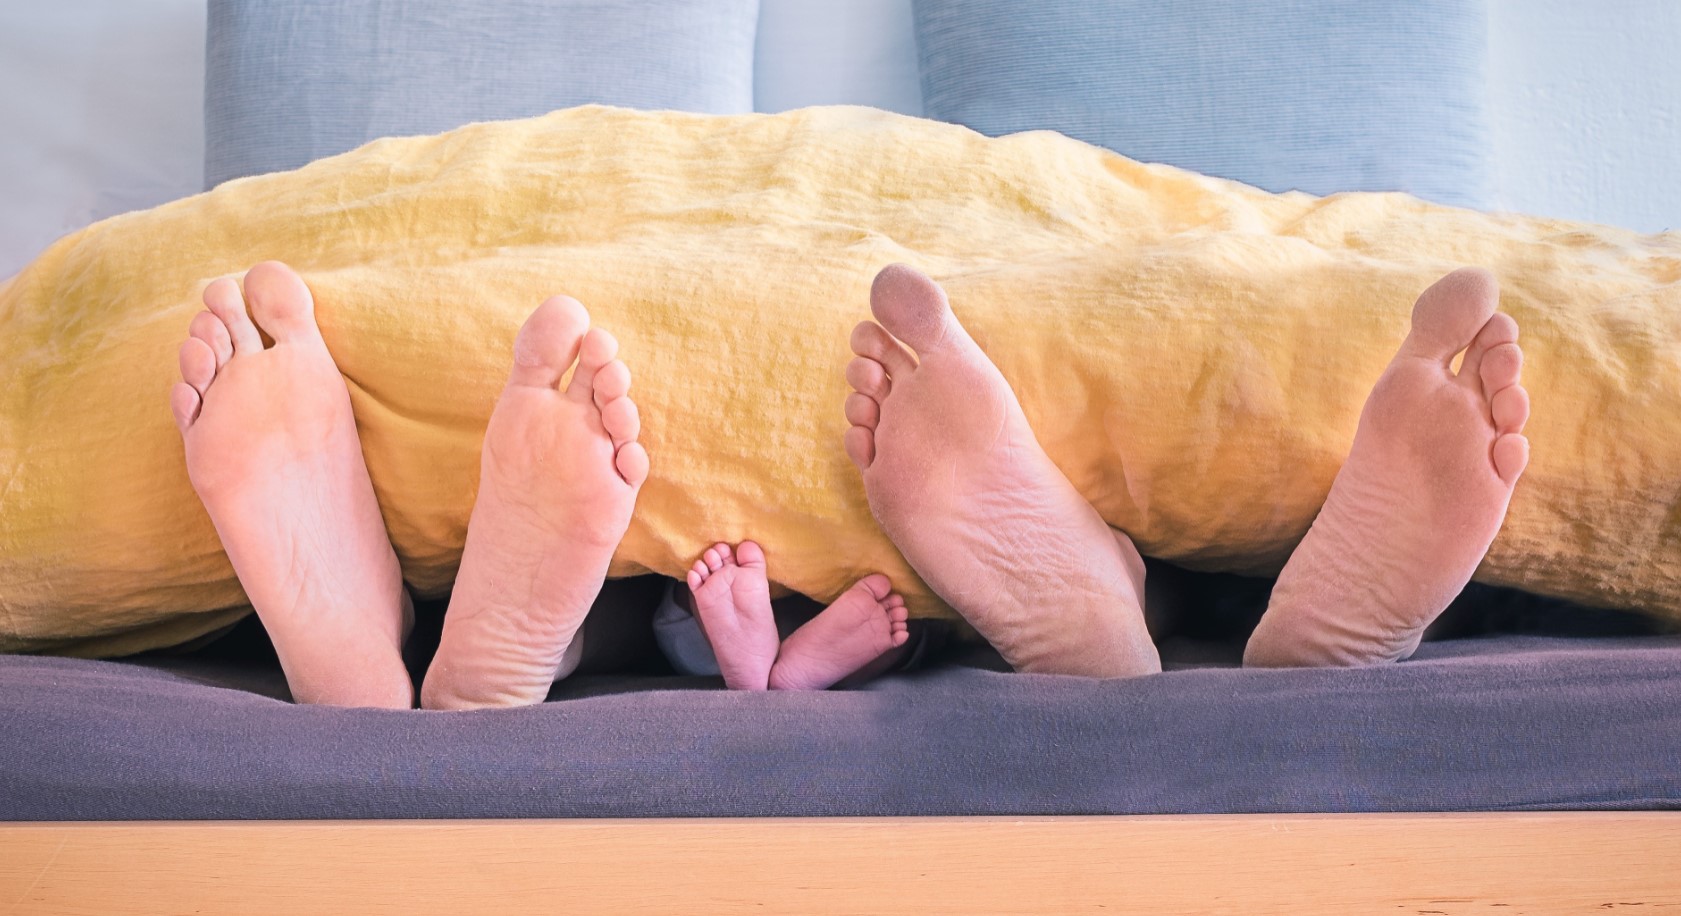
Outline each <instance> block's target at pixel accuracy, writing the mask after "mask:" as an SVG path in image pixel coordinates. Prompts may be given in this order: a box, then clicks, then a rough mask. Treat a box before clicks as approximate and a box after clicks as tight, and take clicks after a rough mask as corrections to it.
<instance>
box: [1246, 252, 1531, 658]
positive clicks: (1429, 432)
mask: <svg viewBox="0 0 1681 916" xmlns="http://www.w3.org/2000/svg"><path fill="white" fill-rule="evenodd" d="M1498 306H1499V288H1498V286H1497V285H1496V283H1495V280H1494V277H1493V276H1492V275H1490V274H1489V273H1488V272H1487V271H1484V270H1478V269H1474V268H1466V269H1463V270H1456V271H1454V272H1453V273H1451V274H1448V275H1447V276H1446V277H1443V278H1442V279H1441V280H1438V281H1437V282H1436V284H1435V285H1433V286H1431V287H1430V288H1429V289H1427V290H1425V291H1424V294H1423V295H1421V296H1419V298H1418V304H1417V305H1415V306H1413V315H1412V332H1411V333H1410V334H1408V335H1407V339H1406V341H1405V342H1404V343H1402V344H1401V349H1400V352H1398V353H1397V354H1396V355H1395V359H1394V361H1393V362H1391V363H1390V364H1389V368H1388V369H1386V370H1384V373H1383V375H1382V377H1380V378H1379V379H1378V381H1377V384H1376V385H1375V386H1374V387H1373V388H1372V393H1371V396H1370V397H1369V398H1367V400H1366V407H1365V409H1364V410H1363V411H1362V412H1361V414H1360V426H1359V428H1358V431H1357V432H1356V433H1355V436H1354V447H1353V449H1352V450H1351V451H1350V452H1349V456H1348V460H1347V461H1346V462H1345V463H1344V464H1343V466H1342V470H1341V471H1339V472H1338V473H1337V477H1336V481H1335V482H1334V483H1333V484H1332V485H1331V492H1330V495H1329V496H1327V497H1326V499H1325V507H1324V508H1323V509H1321V510H1320V511H1319V517H1318V518H1316V519H1315V520H1314V522H1313V527H1312V528H1311V529H1310V530H1309V531H1308V533H1307V536H1306V537H1305V538H1303V539H1302V543H1301V544H1300V546H1298V547H1297V548H1296V551H1295V553H1294V554H1292V555H1291V556H1290V561H1289V563H1287V564H1286V565H1285V567H1284V572H1283V573H1282V574H1281V575H1280V576H1279V580H1278V585H1277V586H1276V587H1275V588H1274V589H1273V593H1272V602H1271V604H1269V605H1268V607H1267V612H1266V615H1265V616H1263V617H1262V618H1261V623H1260V625H1259V626H1258V627H1256V629H1255V633H1254V635H1253V636H1251V637H1250V640H1249V646H1248V648H1247V649H1246V650H1245V652H1244V663H1245V664H1247V665H1256V666H1270V667H1275V666H1295V665H1364V664H1372V663H1376V662H1386V661H1397V660H1399V659H1403V658H1406V657H1407V656H1408V655H1411V654H1412V652H1413V650H1414V649H1415V648H1417V647H1418V641H1419V637H1420V636H1422V635H1423V633H1424V628H1425V627H1426V626H1427V625H1429V623H1430V622H1431V621H1432V620H1435V619H1436V617H1437V615H1439V614H1441V612H1442V611H1443V609H1445V608H1446V607H1447V605H1448V602H1449V601H1452V600H1453V598H1454V596H1455V595H1458V594H1459V591H1460V590H1461V589H1462V588H1464V587H1465V583H1466V582H1468V581H1470V578H1471V574H1472V573H1473V572H1474V571H1476V568H1477V564H1478V563H1480V562H1482V559H1483V555H1484V554H1486V553H1487V552H1488V546H1489V544H1490V543H1492V542H1493V541H1494V536H1495V534H1497V533H1498V532H1499V531H1500V525H1501V522H1502V521H1504V519H1505V517H1506V506H1507V504H1508V503H1509V502H1510V501H1511V498H1512V488H1513V487H1514V486H1515V485H1516V484H1517V481H1518V477H1519V476H1520V475H1521V474H1523V470H1524V467H1525V466H1526V465H1527V464H1528V462H1529V441H1528V440H1527V439H1525V438H1524V437H1523V436H1522V435H1521V433H1522V431H1523V424H1524V422H1525V421H1526V420H1528V419H1529V395H1528V394H1527V393H1526V392H1525V391H1524V389H1523V387H1522V386H1521V385H1519V384H1518V376H1519V373H1520V370H1521V368H1522V365H1523V354H1522V353H1521V352H1520V351H1519V350H1518V345H1517V339H1518V326H1517V323H1516V322H1514V321H1513V320H1512V319H1511V318H1510V317H1508V316H1507V315H1504V314H1499V313H1496V312H1495V309H1496V308H1497V307H1498ZM1460 351H1465V359H1464V361H1463V363H1462V364H1461V366H1460V369H1459V372H1458V374H1455V373H1454V372H1453V371H1452V369H1451V367H1450V364H1451V363H1452V361H1453V358H1454V356H1455V355H1456V354H1458V353H1459V352H1460Z"/></svg>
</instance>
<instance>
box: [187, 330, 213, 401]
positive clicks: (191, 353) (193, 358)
mask: <svg viewBox="0 0 1681 916" xmlns="http://www.w3.org/2000/svg"><path fill="white" fill-rule="evenodd" d="M179 361H180V364H181V381H183V382H186V383H187V384H189V385H191V386H193V390H195V391H197V392H198V393H199V395H200V396H201V397H202V396H203V395H204V392H205V391H206V390H207V389H208V388H209V387H210V382H211V380H212V379H214V378H215V377H216V354H214V353H212V352H210V345H209V344H207V343H205V342H204V341H202V340H199V339H198V338H197V337H189V338H187V339H186V340H184V341H182V342H181V351H180V353H179Z"/></svg>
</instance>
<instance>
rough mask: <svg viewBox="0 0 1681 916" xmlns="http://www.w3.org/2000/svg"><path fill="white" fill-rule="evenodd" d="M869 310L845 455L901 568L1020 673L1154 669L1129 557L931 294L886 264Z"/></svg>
mask: <svg viewBox="0 0 1681 916" xmlns="http://www.w3.org/2000/svg"><path fill="white" fill-rule="evenodd" d="M870 307H871V310H872V311H873V312H874V313H875V316H876V318H877V319H879V320H880V321H881V324H879V325H878V324H876V323H874V322H869V321H866V322H864V323H862V324H860V325H858V327H857V328H856V329H854V330H853V332H852V349H853V352H854V353H856V354H857V358H856V359H854V360H852V362H851V363H850V364H849V365H848V366H847V369H846V377H847V381H848V382H849V383H850V384H851V385H852V387H853V389H854V391H853V393H852V394H851V395H849V396H848V397H847V401H846V416H847V420H848V421H849V422H851V424H852V428H851V429H848V430H847V431H846V451H847V454H848V455H849V456H851V458H852V460H853V462H854V463H856V464H857V465H858V468H859V470H860V471H862V473H863V477H864V492H865V493H866V494H867V495H868V497H869V500H870V509H871V511H872V512H874V513H875V517H876V520H877V521H879V522H880V523H881V527H882V530H883V531H885V532H886V533H887V536H888V537H889V538H891V539H892V541H893V544H894V545H895V546H896V547H898V548H899V551H900V552H901V553H903V554H904V556H905V559H906V560H907V561H908V562H909V563H910V565H911V567H912V568H913V569H915V570H916V571H917V573H918V574H919V575H921V576H922V578H923V580H924V581H926V582H927V583H928V585H929V586H930V587H932V588H933V589H934V591H935V592H936V593H937V594H938V595H939V596H940V597H942V598H944V599H945V600H946V602H947V603H948V604H950V605H951V606H952V607H953V608H954V609H956V611H957V612H958V613H959V614H962V615H963V617H964V619H966V620H968V621H969V623H970V624H972V625H974V627H975V629H976V630H977V631H979V632H980V634H981V635H982V636H983V637H985V638H986V639H987V640H988V641H989V642H991V643H992V645H993V646H994V647H995V648H996V649H998V651H999V652H1000V653H1001V654H1002V655H1003V656H1004V658H1005V660H1006V661H1008V662H1009V663H1010V664H1011V665H1013V666H1014V667H1015V668H1017V669H1018V670H1021V671H1037V672H1043V673H1052V674H1085V675H1092V676H1097V677H1120V676H1129V675H1137V674H1146V673H1150V672H1153V671H1159V670H1161V662H1160V660H1159V658H1158V657H1157V655H1156V650H1155V646H1154V645H1153V644H1152V643H1151V642H1150V634H1149V633H1148V632H1147V631H1146V629H1145V627H1144V616H1143V613H1142V611H1141V609H1140V602H1141V599H1142V597H1143V594H1144V588H1143V586H1144V564H1143V560H1142V559H1141V558H1140V557H1139V555H1138V551H1137V550H1136V549H1135V548H1134V547H1133V545H1132V542H1131V541H1130V540H1128V539H1127V538H1126V536H1125V535H1122V534H1120V533H1119V532H1116V531H1114V530H1113V529H1111V528H1110V527H1109V526H1108V525H1107V524H1105V523H1104V521H1103V519H1102V518H1101V517H1099V516H1098V514H1097V510H1095V509H1093V508H1092V506H1091V504H1090V503H1089V502H1087V501H1086V500H1085V498H1084V497H1082V496H1081V495H1080V494H1079V492H1078V491H1076V490H1075V489H1074V486H1073V484H1070V483H1069V482H1068V478H1067V477H1065V476H1063V473H1062V471H1060V470H1058V468H1057V466H1056V465H1055V464H1053V463H1052V462H1051V459H1050V457H1049V456H1047V455H1046V454H1045V451H1044V449H1042V448H1040V447H1039V442H1038V440H1037V439H1035V438H1034V435H1033V430H1032V429H1031V428H1030V427H1029V426H1028V422H1027V417H1026V416H1025V415H1023V414H1022V411H1021V405H1020V404H1019V403H1018V402H1017V401H1016V397H1015V393H1014V392H1012V391H1011V390H1010V385H1009V383H1008V382H1006V381H1005V380H1004V376H1003V375H1001V374H1000V373H999V372H998V369H997V367H995V366H994V365H993V364H992V361H991V360H989V359H987V357H986V354H985V353H983V352H981V348H980V347H979V346H978V345H976V343H975V341H974V340H973V339H972V338H970V336H969V334H968V332H967V331H965V330H964V329H963V326H962V325H960V324H958V322H957V317H956V316H955V315H953V314H952V311H951V308H950V306H949V305H947V303H946V297H945V293H944V292H943V291H942V290H941V289H940V288H939V287H938V286H936V285H935V284H934V281H932V280H930V279H929V278H927V277H926V276H923V275H922V274H920V273H918V272H917V271H915V270H912V269H911V268H909V267H906V266H904V265H902V264H895V265H893V266H890V267H888V268H887V269H885V270H883V271H882V272H881V273H880V274H879V275H877V277H876V279H875V284H874V286H873V287H872V288H871V290H870ZM883 326H885V330H884V329H883ZM889 332H892V333H891V334H890V333H889ZM900 341H904V344H901V343H900ZM905 344H909V345H910V346H911V347H913V348H915V350H916V354H915V355H914V356H913V355H912V354H911V352H910V350H907V349H906V347H905Z"/></svg>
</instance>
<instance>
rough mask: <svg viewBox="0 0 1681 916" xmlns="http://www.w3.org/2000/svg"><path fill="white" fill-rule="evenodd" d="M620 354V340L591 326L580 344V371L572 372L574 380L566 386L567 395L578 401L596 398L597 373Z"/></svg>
mask: <svg viewBox="0 0 1681 916" xmlns="http://www.w3.org/2000/svg"><path fill="white" fill-rule="evenodd" d="M618 355H619V342H618V340H616V339H614V337H613V335H611V334H609V333H607V332H606V331H604V330H602V329H601V328H590V329H589V333H587V334H585V335H584V341H583V343H582V344H581V345H580V346H579V349H578V371H576V372H574V373H572V381H571V383H570V384H568V385H567V386H566V396H567V397H569V398H572V399H573V400H576V401H589V400H591V399H592V398H594V397H595V376H596V374H597V373H599V372H600V371H601V370H602V369H604V368H606V366H607V364H608V363H610V362H612V361H613V357H615V356H618Z"/></svg>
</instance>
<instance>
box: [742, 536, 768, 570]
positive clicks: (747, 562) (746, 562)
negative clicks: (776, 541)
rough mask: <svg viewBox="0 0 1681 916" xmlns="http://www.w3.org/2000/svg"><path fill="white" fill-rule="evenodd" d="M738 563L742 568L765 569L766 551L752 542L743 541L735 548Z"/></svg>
mask: <svg viewBox="0 0 1681 916" xmlns="http://www.w3.org/2000/svg"><path fill="white" fill-rule="evenodd" d="M735 559H736V562H738V563H740V564H741V565H742V566H753V567H758V568H763V567H764V565H765V551H764V548H762V547H760V546H759V545H758V544H755V543H754V542H752V541H742V542H741V543H740V544H739V545H737V546H736V548H735Z"/></svg>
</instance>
